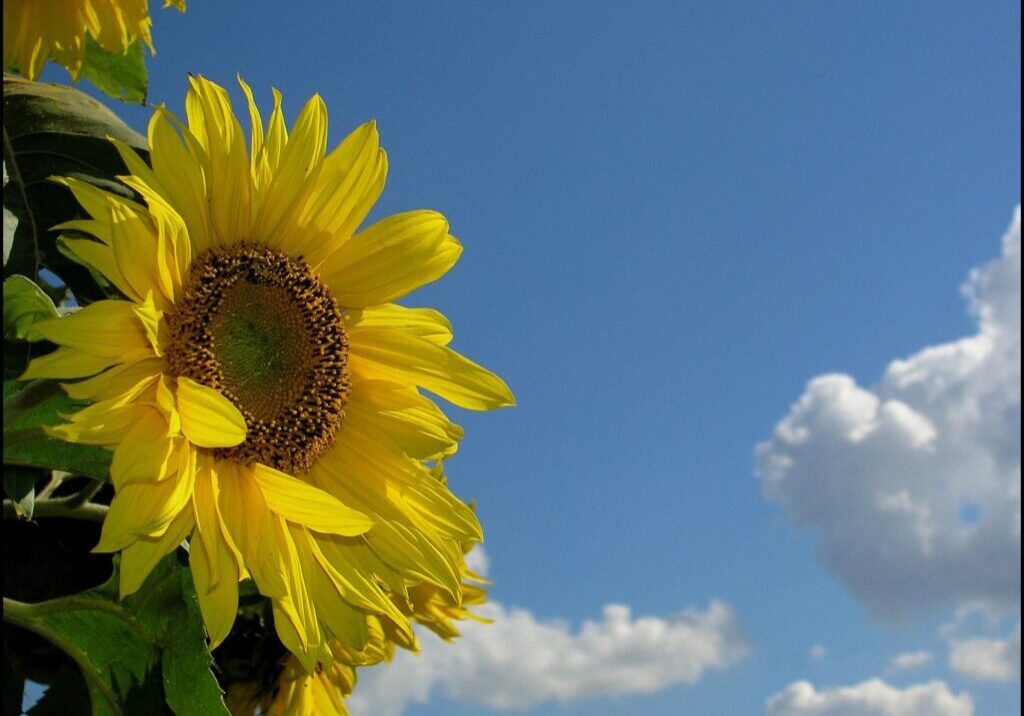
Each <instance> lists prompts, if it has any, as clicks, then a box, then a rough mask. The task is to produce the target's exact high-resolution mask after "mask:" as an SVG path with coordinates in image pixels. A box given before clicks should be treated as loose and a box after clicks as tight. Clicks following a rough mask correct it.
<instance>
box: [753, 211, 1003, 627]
mask: <svg viewBox="0 0 1024 716" xmlns="http://www.w3.org/2000/svg"><path fill="white" fill-rule="evenodd" d="M1020 260H1021V259H1020V208H1019V207H1018V208H1017V210H1016V212H1015V215H1014V219H1013V223H1012V225H1011V226H1010V228H1009V230H1008V231H1007V232H1006V235H1005V236H1004V237H1003V246H1002V256H1001V257H1000V258H998V259H996V260H994V261H992V262H990V263H988V264H987V265H985V266H982V267H980V268H978V269H975V270H974V271H972V272H971V274H970V277H969V278H968V281H967V283H966V285H965V287H964V293H965V294H966V296H967V297H968V301H969V304H970V310H971V313H972V315H973V316H974V317H975V319H976V321H977V325H978V330H977V333H976V334H975V335H972V336H969V337H966V338H962V339H960V340H958V341H954V342H951V343H945V344H941V345H938V346H933V347H930V348H925V349H924V350H921V351H919V352H918V353H916V354H914V355H912V356H910V357H909V358H906V359H903V360H895V361H893V362H892V363H891V364H890V365H889V367H888V369H887V370H886V372H885V374H884V376H883V377H882V379H881V381H880V382H879V383H878V385H876V386H874V387H871V388H865V387H861V386H859V385H857V383H856V382H855V381H854V379H853V378H851V377H850V376H848V375H841V374H831V375H824V376H820V377H817V378H815V379H813V380H812V381H810V383H809V384H808V386H807V389H806V392H805V393H804V395H803V396H802V397H801V398H800V400H799V401H797V403H796V404H794V405H793V407H792V409H791V411H790V413H789V415H788V416H786V417H785V418H783V419H782V420H781V421H780V422H779V423H778V425H777V426H776V429H775V433H774V435H773V437H772V439H771V440H769V441H767V442H765V443H762V444H761V445H759V446H758V449H757V472H758V474H759V476H760V477H761V479H762V481H763V487H764V491H765V494H766V495H767V496H768V497H769V498H771V499H773V500H777V501H778V502H780V503H781V504H783V505H784V506H785V508H786V509H787V511H788V512H789V514H790V516H791V517H792V518H793V520H794V521H795V522H796V523H797V524H799V525H806V526H812V527H815V528H817V529H818V530H820V532H821V534H822V535H823V538H824V539H823V551H824V559H825V561H826V563H827V564H828V566H829V568H830V569H831V570H832V571H833V572H834V573H835V574H837V575H838V576H839V577H840V578H841V579H842V580H843V581H844V582H845V583H846V584H847V585H848V586H849V588H850V589H851V590H852V591H853V592H854V593H855V594H856V595H857V596H858V598H860V599H861V600H863V601H864V602H865V603H866V604H867V605H869V606H870V607H871V608H873V609H874V610H876V611H878V612H880V613H885V614H890V615H892V614H900V613H906V612H910V611H913V610H916V609H926V608H928V607H931V606H934V605H936V604H939V605H948V604H952V603H960V602H964V601H968V600H982V601H986V602H988V603H991V604H1001V605H1010V604H1017V603H1018V601H1019V598H1020V583H1021V582H1020V580H1021V568H1020V559H1021V548H1020V514H1021V513H1020V508H1021V490H1020V464H1021V463H1020V445H1021V442H1020V423H1021V420H1020V416H1021V413H1020V353H1021V351H1020V343H1021V341H1020V337H1021V334H1020V325H1019V323H1020Z"/></svg>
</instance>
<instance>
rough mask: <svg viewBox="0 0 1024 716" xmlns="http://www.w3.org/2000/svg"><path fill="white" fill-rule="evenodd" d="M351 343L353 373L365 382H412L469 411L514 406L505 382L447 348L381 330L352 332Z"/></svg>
mask: <svg viewBox="0 0 1024 716" xmlns="http://www.w3.org/2000/svg"><path fill="white" fill-rule="evenodd" d="M349 340H350V342H351V348H352V369H353V371H355V372H357V373H359V374H360V375H362V376H363V377H365V378H380V379H384V380H391V381H394V382H397V383H413V384H415V385H419V386H421V387H423V388H425V389H426V390H429V391H431V392H432V393H436V394H438V395H440V396H441V397H442V398H444V399H445V400H448V401H450V402H452V403H454V404H455V405H458V406H459V407H460V408H468V409H470V410H491V409H494V408H501V407H505V406H509V405H515V398H514V397H513V396H512V392H511V391H510V390H509V388H508V386H507V385H506V384H505V381H503V380H502V379H501V378H499V377H498V376H497V375H495V374H494V373H492V372H490V371H489V370H487V369H486V368H483V367H481V366H479V365H477V364H476V363H474V362H473V361H471V360H469V359H468V358H466V357H464V356H462V355H461V354H459V353H456V352H455V351H453V350H451V349H450V348H447V347H445V346H439V345H437V344H435V343H432V342H430V341H427V340H424V339H422V338H417V337H416V336H411V335H408V334H406V333H403V332H401V331H393V330H388V329H384V328H359V329H353V330H351V331H350V332H349Z"/></svg>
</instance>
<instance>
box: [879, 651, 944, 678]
mask: <svg viewBox="0 0 1024 716" xmlns="http://www.w3.org/2000/svg"><path fill="white" fill-rule="evenodd" d="M934 659H935V657H934V655H933V654H932V653H931V652H930V651H908V652H905V653H903V654H897V655H896V656H894V657H893V658H892V660H891V661H890V662H889V668H887V669H886V670H885V671H886V673H887V674H897V673H899V672H901V671H910V670H911V669H919V668H921V667H922V666H924V665H925V664H930V663H931V662H932V661H933V660H934Z"/></svg>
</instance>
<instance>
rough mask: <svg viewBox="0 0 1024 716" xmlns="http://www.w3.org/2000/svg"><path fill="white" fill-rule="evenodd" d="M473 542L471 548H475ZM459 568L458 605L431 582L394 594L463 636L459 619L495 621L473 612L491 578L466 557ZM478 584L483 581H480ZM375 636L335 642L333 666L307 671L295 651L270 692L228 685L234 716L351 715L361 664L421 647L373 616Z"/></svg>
mask: <svg viewBox="0 0 1024 716" xmlns="http://www.w3.org/2000/svg"><path fill="white" fill-rule="evenodd" d="M472 547H473V545H472V544H467V545H466V547H465V552H466V553H468V552H469V551H470V550H471V549H472ZM459 571H460V574H461V575H462V577H463V579H464V580H466V581H464V582H463V585H462V586H463V590H464V597H463V601H462V604H458V605H457V604H454V603H453V602H452V601H451V599H450V598H449V597H448V595H446V594H445V593H444V592H443V590H440V589H438V588H437V587H435V586H433V585H429V584H418V585H416V586H414V587H411V588H410V589H409V593H408V595H407V598H401V597H399V596H398V595H392V598H393V599H394V600H395V601H396V603H398V604H401V608H402V609H403V610H405V611H407V613H408V614H409V615H410V617H411V618H412V619H414V620H415V621H416V622H417V623H418V624H421V625H422V626H425V627H426V628H428V629H430V630H431V631H433V632H434V633H436V634H437V635H438V636H440V637H441V638H442V639H444V640H445V641H450V640H451V639H453V638H454V637H456V636H458V635H459V632H458V630H457V629H456V628H455V626H454V624H453V621H454V620H462V619H474V620H476V621H480V622H490V620H489V619H485V618H483V617H480V616H477V615H476V614H473V613H472V612H470V611H469V609H468V608H467V607H469V606H471V605H478V604H483V602H484V599H485V598H486V592H485V591H484V590H483V588H481V587H480V586H479V583H481V582H484V581H485V580H484V579H483V578H482V577H481V576H479V575H477V574H476V573H474V572H473V571H472V570H470V569H469V568H468V567H467V565H466V562H465V559H464V558H463V559H460V563H459ZM473 582H476V583H477V584H474V583H473ZM367 624H368V626H369V634H370V636H369V639H368V641H367V644H366V646H365V647H364V648H363V649H362V650H361V651H355V650H353V649H351V648H349V647H347V646H345V645H344V644H341V643H340V642H335V643H333V644H332V645H331V648H332V652H333V654H334V656H335V660H334V662H333V663H332V664H331V666H330V667H329V668H325V669H319V670H317V671H315V672H314V673H311V674H310V673H307V672H306V671H305V670H304V669H303V668H302V665H301V662H300V661H299V660H298V659H297V658H296V657H295V656H294V655H293V656H288V657H286V659H285V660H284V662H283V664H282V667H281V670H280V673H279V675H278V677H277V681H276V683H275V684H274V685H273V687H272V688H271V689H270V690H265V687H264V686H262V685H261V684H259V683H255V682H236V683H234V684H231V685H230V686H229V687H228V698H227V704H228V709H229V710H230V711H231V714H232V716H253V715H254V714H256V713H261V714H266V716H284V715H285V714H288V715H289V716H348V714H349V711H348V709H347V708H346V707H345V699H346V698H348V697H349V696H350V695H351V694H352V691H353V690H354V689H355V686H356V680H357V675H356V668H357V667H360V668H363V667H367V666H374V665H376V664H379V663H381V662H384V661H391V658H392V657H393V655H394V652H395V647H396V646H401V647H403V648H407V649H410V650H412V651H418V650H419V644H418V643H417V642H416V640H415V639H414V640H412V641H408V640H406V639H405V638H404V637H403V636H402V635H400V634H397V633H396V632H395V631H394V630H393V629H389V628H388V624H387V623H382V622H381V621H380V620H378V619H376V618H374V617H372V616H371V617H370V618H369V619H368V621H367Z"/></svg>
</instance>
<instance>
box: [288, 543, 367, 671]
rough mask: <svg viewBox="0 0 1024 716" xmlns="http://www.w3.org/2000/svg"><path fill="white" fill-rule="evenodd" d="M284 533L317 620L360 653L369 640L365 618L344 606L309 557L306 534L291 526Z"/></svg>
mask: <svg viewBox="0 0 1024 716" xmlns="http://www.w3.org/2000/svg"><path fill="white" fill-rule="evenodd" d="M288 532H289V534H290V536H291V538H292V541H293V542H294V543H295V553H296V555H297V556H298V559H299V563H300V564H301V565H302V575H303V577H304V578H305V582H306V586H307V587H308V588H309V591H310V596H311V598H312V601H313V603H314V604H315V605H316V614H317V618H318V619H319V620H320V621H322V622H323V623H324V625H325V626H326V627H327V629H328V630H329V631H330V632H331V633H332V634H333V635H334V636H336V637H338V638H340V639H341V640H342V641H344V642H345V643H347V644H349V645H350V646H352V648H354V649H356V650H358V651H362V649H363V648H364V647H365V646H366V642H367V639H368V638H369V634H368V632H367V629H366V614H364V613H363V612H362V611H360V610H358V609H356V608H355V607H353V606H352V605H351V604H349V603H348V602H346V601H345V599H344V598H343V597H342V596H341V593H340V592H339V591H338V590H337V589H336V588H335V586H334V584H333V583H332V581H331V580H330V578H329V577H328V576H327V574H326V573H325V572H324V570H323V569H322V567H321V566H320V563H319V562H318V561H317V559H316V558H315V557H314V556H313V552H312V549H311V547H310V535H309V532H308V531H307V530H306V529H305V528H303V527H301V526H297V525H294V524H289V525H288Z"/></svg>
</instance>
